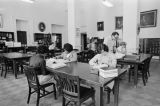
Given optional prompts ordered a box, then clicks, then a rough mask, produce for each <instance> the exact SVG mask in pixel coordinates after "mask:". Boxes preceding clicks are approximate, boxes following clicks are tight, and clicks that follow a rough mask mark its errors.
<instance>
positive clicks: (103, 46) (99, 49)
mask: <svg viewBox="0 0 160 106" xmlns="http://www.w3.org/2000/svg"><path fill="white" fill-rule="evenodd" d="M102 50H104V51H106V52H108V51H109V48H108V46H107V45H106V44H99V45H98V53H101V51H102Z"/></svg>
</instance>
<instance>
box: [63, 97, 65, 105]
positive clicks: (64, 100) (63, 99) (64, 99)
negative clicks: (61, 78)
mask: <svg viewBox="0 0 160 106" xmlns="http://www.w3.org/2000/svg"><path fill="white" fill-rule="evenodd" d="M62 106H65V98H64V97H63V96H62Z"/></svg>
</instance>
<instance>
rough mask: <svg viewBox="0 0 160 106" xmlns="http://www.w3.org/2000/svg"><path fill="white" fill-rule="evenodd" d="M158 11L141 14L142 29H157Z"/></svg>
mask: <svg viewBox="0 0 160 106" xmlns="http://www.w3.org/2000/svg"><path fill="white" fill-rule="evenodd" d="M156 22H157V10H151V11H145V12H141V13H140V27H141V28H146V27H156Z"/></svg>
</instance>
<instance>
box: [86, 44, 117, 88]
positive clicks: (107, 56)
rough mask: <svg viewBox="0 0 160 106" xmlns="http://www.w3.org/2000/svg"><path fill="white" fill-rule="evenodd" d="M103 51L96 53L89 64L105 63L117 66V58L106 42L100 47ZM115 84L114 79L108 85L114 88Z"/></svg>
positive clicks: (109, 65)
mask: <svg viewBox="0 0 160 106" xmlns="http://www.w3.org/2000/svg"><path fill="white" fill-rule="evenodd" d="M99 48H100V49H101V53H100V54H97V55H95V56H94V57H93V58H92V59H91V60H90V61H89V64H90V65H92V66H97V65H102V64H105V65H107V66H108V67H116V64H117V60H116V58H115V55H114V54H113V53H111V52H108V51H109V50H108V46H107V45H105V44H101V45H100V47H99ZM113 85H114V82H113V81H112V82H111V83H109V84H108V85H107V86H108V87H109V88H110V89H112V88H113Z"/></svg>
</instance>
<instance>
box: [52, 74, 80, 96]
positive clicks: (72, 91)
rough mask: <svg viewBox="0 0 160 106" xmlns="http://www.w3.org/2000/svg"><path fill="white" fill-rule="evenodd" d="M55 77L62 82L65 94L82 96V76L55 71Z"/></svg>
mask: <svg viewBox="0 0 160 106" xmlns="http://www.w3.org/2000/svg"><path fill="white" fill-rule="evenodd" d="M54 77H55V80H56V81H57V82H58V83H59V84H60V86H61V88H62V93H63V95H64V96H65V95H66V96H70V97H74V98H77V99H79V98H80V78H79V77H78V76H73V75H69V74H66V73H61V72H55V73H54Z"/></svg>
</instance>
